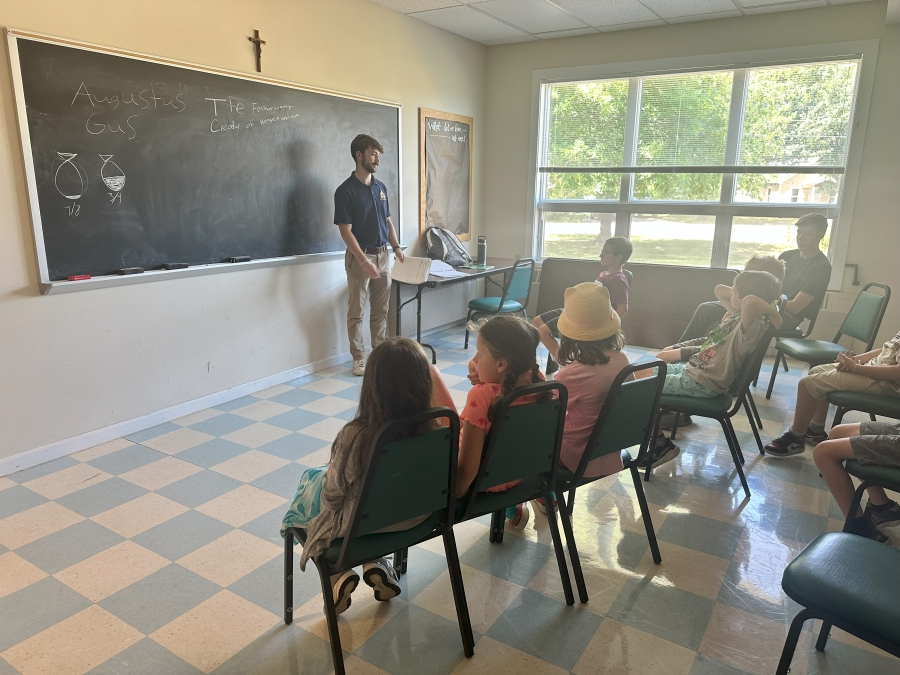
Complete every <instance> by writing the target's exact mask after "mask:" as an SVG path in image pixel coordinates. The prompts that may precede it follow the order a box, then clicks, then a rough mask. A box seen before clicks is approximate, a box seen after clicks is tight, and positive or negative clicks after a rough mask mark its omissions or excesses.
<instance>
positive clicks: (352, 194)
mask: <svg viewBox="0 0 900 675" xmlns="http://www.w3.org/2000/svg"><path fill="white" fill-rule="evenodd" d="M390 217H391V208H390V205H389V204H388V198H387V188H385V187H384V183H382V182H381V181H380V180H378V179H377V178H375V176H372V184H371V185H366V184H364V183H363V182H362V181H361V180H359V179H358V178H357V177H356V176H355V175H354V174H350V178H348V179H347V180H345V181H344V182H343V183H341V184H340V186H339V187H338V189H337V190H335V191H334V224H335V225H344V224H346V223H350V225H351V226H352V230H351V231H352V232H353V236H354V237H356V241H358V242H359V245H360V247H361V248H363V249H365V248H375V247H378V246H386V245H387V244H388V224H387V219H388V218H390Z"/></svg>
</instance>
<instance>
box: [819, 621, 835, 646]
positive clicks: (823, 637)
mask: <svg viewBox="0 0 900 675" xmlns="http://www.w3.org/2000/svg"><path fill="white" fill-rule="evenodd" d="M829 633H831V622H829V621H823V622H822V630H820V631H819V639H818V640H816V651H817V652H824V651H825V643H826V642H828V635H829Z"/></svg>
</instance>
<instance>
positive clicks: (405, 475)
mask: <svg viewBox="0 0 900 675" xmlns="http://www.w3.org/2000/svg"><path fill="white" fill-rule="evenodd" d="M435 419H446V420H448V421H449V426H446V427H439V428H437V429H432V430H429V431H426V432H425V433H423V434H420V435H418V436H407V437H405V438H404V437H403V436H404V433H403V432H405V431H407V430H409V429H410V428H414V427H417V426H419V425H421V424H422V423H424V422H427V421H428V420H435ZM458 442H459V418H458V417H457V415H456V413H455V412H454V411H452V410H450V409H449V408H432V409H431V410H428V411H426V412H425V413H422V414H421V415H417V416H415V417H409V418H406V419H402V420H397V421H395V422H390V423H388V424H386V425H385V426H384V427H383V428H382V429H381V431H380V432H379V434H378V436H377V437H376V439H375V441H374V443H373V444H372V450H371V454H370V456H369V461H368V465H367V468H366V473H365V481H364V483H363V487H362V492H361V493H360V496H359V500H358V502H357V504H356V507H355V508H354V510H353V515H352V516H351V518H350V527H349V530H348V533H347V536H346V537H344V538H341V539H335V540H334V541H333V542H332V543H331V546H329V547H328V548H327V549H326V550H325V551H324V552H323V553H322V555H320V556H318V557H316V558H312V561H313V563H314V564H315V566H316V568H317V569H318V571H319V579H320V581H321V583H322V595H323V596H324V599H325V617H326V619H327V621H328V636H329V638H330V640H331V655H332V659H333V660H334V670H335V673H336V675H343V674H344V657H343V652H342V651H341V636H340V633H339V631H338V624H337V615H336V614H335V611H334V597H333V595H332V591H331V580H330V577H331V575H333V574H337V573H339V572H343V571H345V570H348V569H350V568H352V567H356V566H358V565H362V564H363V563H366V562H369V561H371V560H376V559H377V558H380V557H382V556H385V555H389V554H392V553H396V552H397V551H401V550H403V549H405V548H407V547H409V546H413V545H415V544H418V543H420V542H423V541H426V540H427V539H431V538H433V537H443V539H444V552H445V553H446V557H447V568H448V570H449V573H450V585H451V587H452V589H453V600H454V602H455V604H456V616H457V619H458V620H459V630H460V633H461V634H462V642H463V652H464V653H465V655H466V656H467V657H471V656H472V654H473V653H474V644H475V641H474V637H473V635H472V625H471V622H470V620H469V610H468V606H467V604H466V595H465V590H464V588H463V579H462V572H461V570H460V566H459V555H458V553H457V549H456V539H455V538H454V536H453V517H454V514H455V512H456V499H455V494H456V463H457V448H458ZM425 514H428V517H427V518H426V520H425V521H424V522H422V523H420V524H419V525H416V526H415V527H412V528H410V529H408V530H402V531H399V532H386V533H382V534H378V533H377V532H378V531H379V530H382V529H384V528H385V527H389V526H390V525H393V524H395V523H400V522H403V521H404V520H409V519H411V518H415V517H416V516H421V515H425ZM295 538H296V540H297V541H299V542H300V543H301V544H302V543H304V542H305V541H306V530H304V529H301V528H294V527H291V528H288V530H287V532H286V533H285V537H284V575H285V577H284V622H285V623H286V624H290V623H291V622H292V621H293V618H294V617H293V589H294V581H293V579H294V539H295Z"/></svg>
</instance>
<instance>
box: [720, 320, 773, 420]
mask: <svg viewBox="0 0 900 675" xmlns="http://www.w3.org/2000/svg"><path fill="white" fill-rule="evenodd" d="M776 332H777V331H776V330H775V327H774V326H772V325H769V327H768V328H767V329H766V332H765V333H763V336H762V338H760V341H759V344H758V345H757V347H756V351H755V352H754V353H753V354H751V355H750V358H748V359H747V360H746V361H744V364H743V365H742V366H741V369H740V370H739V371H738V373H737V375H736V376H735V378H734V382H732V383H731V386H730V387H729V388H728V393H730V394H731V395H732V396H736V397H737V398H735V399H734V406H733V407H732V410H731V413H730V414H734V412H735V411H736V410H737V409H738V408H739V407H740V406H741V404H742V403H743V400H744V395H745V394H746V393H747V392H748V391H749V390H750V385H751V384H752V383H753V380H755V379H756V376H757V373H759V369H760V367H761V366H762V362H763V359H764V358H766V352H767V351H768V350H769V344H770V343H771V342H772V338H773V337H774V336H775V333H776Z"/></svg>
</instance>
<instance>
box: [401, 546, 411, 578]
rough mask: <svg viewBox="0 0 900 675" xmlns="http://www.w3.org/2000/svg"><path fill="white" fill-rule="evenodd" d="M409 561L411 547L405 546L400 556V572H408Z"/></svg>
mask: <svg viewBox="0 0 900 675" xmlns="http://www.w3.org/2000/svg"><path fill="white" fill-rule="evenodd" d="M408 561H409V549H408V548H404V549H403V552H402V557H401V558H400V574H406V566H407V563H408Z"/></svg>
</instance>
